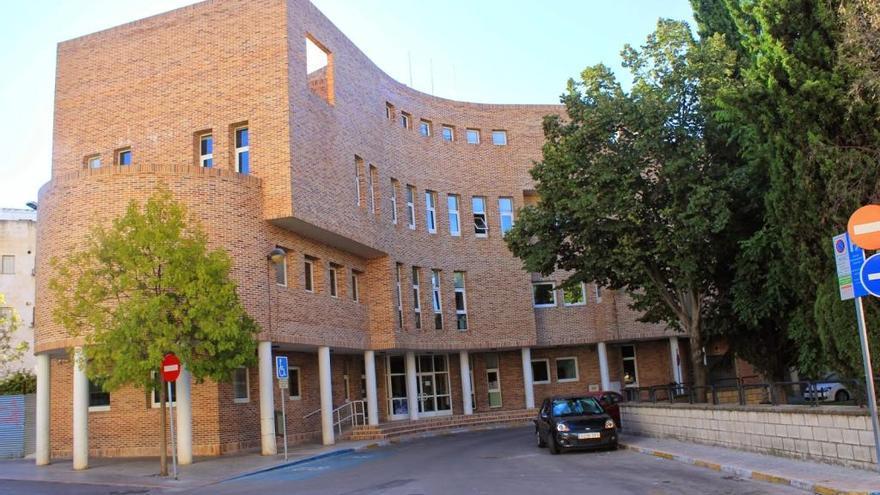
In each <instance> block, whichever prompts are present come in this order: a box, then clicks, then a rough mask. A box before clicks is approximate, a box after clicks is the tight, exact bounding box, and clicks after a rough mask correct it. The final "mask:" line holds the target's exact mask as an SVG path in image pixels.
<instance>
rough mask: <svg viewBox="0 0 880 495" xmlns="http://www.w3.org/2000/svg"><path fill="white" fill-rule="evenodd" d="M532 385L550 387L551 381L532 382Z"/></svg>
mask: <svg viewBox="0 0 880 495" xmlns="http://www.w3.org/2000/svg"><path fill="white" fill-rule="evenodd" d="M532 385H550V380H546V381H543V382H532Z"/></svg>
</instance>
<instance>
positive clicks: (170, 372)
mask: <svg viewBox="0 0 880 495" xmlns="http://www.w3.org/2000/svg"><path fill="white" fill-rule="evenodd" d="M178 376H180V359H177V356H175V355H174V354H167V355H166V356H165V359H163V360H162V379H163V380H165V381H166V382H174V381H177V377H178Z"/></svg>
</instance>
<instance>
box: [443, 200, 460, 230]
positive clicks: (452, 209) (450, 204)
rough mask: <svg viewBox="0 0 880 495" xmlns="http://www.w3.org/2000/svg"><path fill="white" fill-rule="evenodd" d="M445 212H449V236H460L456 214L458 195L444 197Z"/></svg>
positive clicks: (457, 215) (458, 219)
mask: <svg viewBox="0 0 880 495" xmlns="http://www.w3.org/2000/svg"><path fill="white" fill-rule="evenodd" d="M446 210H447V211H448V212H449V235H454V236H460V235H461V220H460V216H459V213H458V195H457V194H448V195H446Z"/></svg>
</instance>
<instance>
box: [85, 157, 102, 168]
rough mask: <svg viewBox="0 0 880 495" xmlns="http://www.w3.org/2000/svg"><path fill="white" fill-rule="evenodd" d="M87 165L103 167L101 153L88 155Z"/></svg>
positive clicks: (89, 166)
mask: <svg viewBox="0 0 880 495" xmlns="http://www.w3.org/2000/svg"><path fill="white" fill-rule="evenodd" d="M86 167H88V168H101V156H100V155H92V156H88V157H86Z"/></svg>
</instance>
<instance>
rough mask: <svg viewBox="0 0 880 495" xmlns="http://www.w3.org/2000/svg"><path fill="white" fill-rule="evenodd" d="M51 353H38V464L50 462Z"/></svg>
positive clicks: (43, 464)
mask: <svg viewBox="0 0 880 495" xmlns="http://www.w3.org/2000/svg"><path fill="white" fill-rule="evenodd" d="M49 363H50V360H49V354H46V353H43V354H37V424H36V432H35V433H36V437H37V438H36V440H37V442H36V443H37V444H36V458H37V466H45V465H47V464H49V416H50V414H49V398H50V397H51V395H50V393H49V392H50V390H49V383H50V381H51V380H50V378H51V375H50V371H49Z"/></svg>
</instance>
